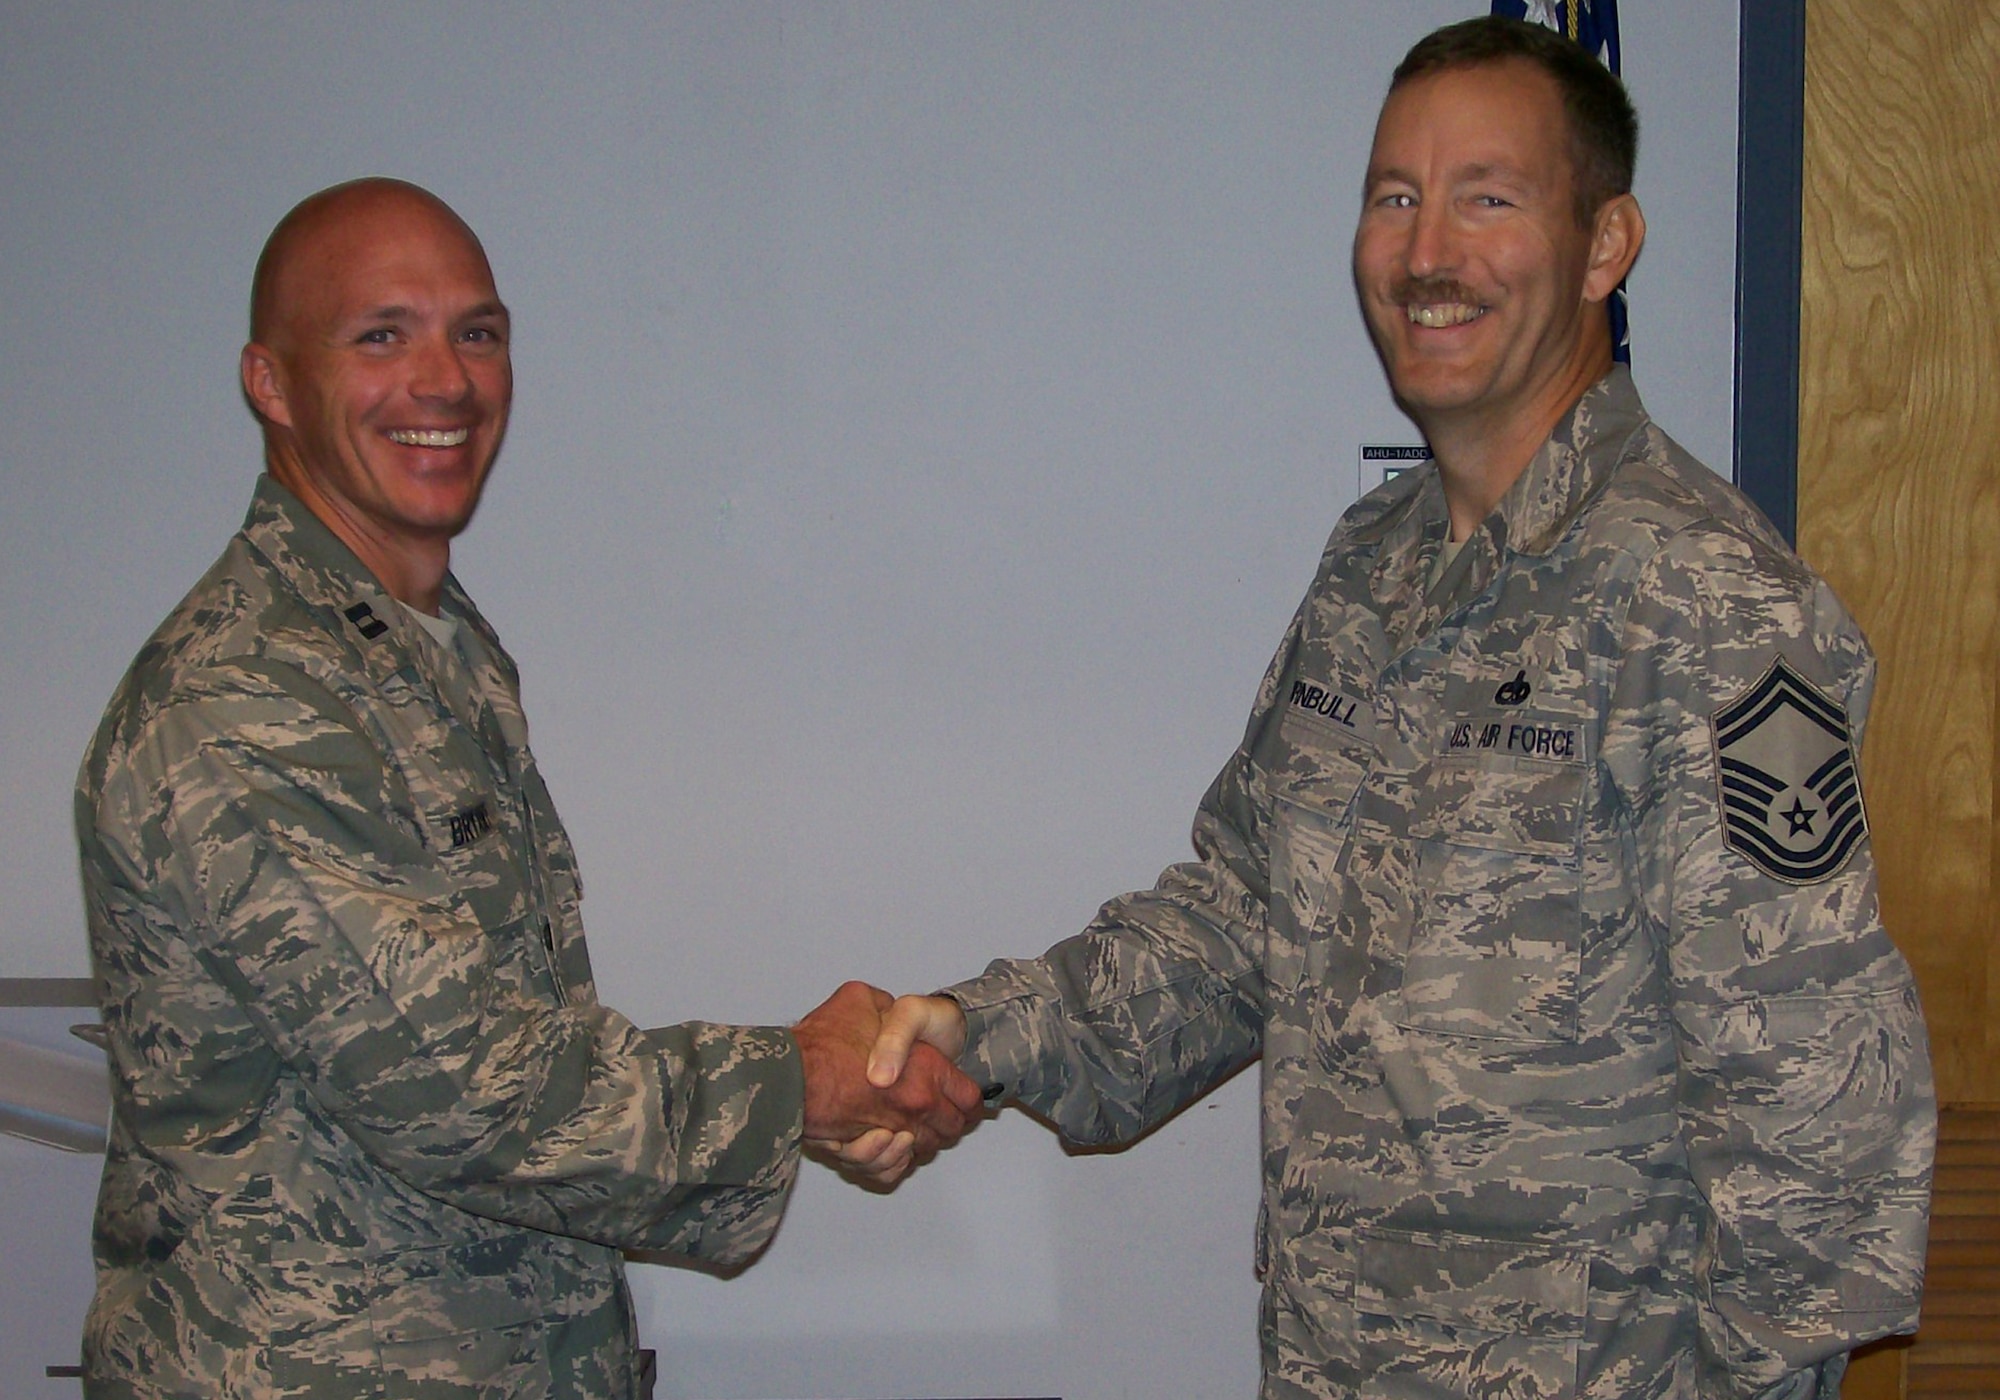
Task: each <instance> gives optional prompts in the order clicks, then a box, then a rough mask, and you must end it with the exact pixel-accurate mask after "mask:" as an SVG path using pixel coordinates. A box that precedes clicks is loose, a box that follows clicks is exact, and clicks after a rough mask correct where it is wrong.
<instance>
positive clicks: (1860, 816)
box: [1710, 657, 1868, 885]
mask: <svg viewBox="0 0 2000 1400" xmlns="http://www.w3.org/2000/svg"><path fill="white" fill-rule="evenodd" d="M1710 726H1711V728H1712V730H1713V733H1714V737H1715V761H1716V769H1717V772H1718V775H1719V777H1718V780H1719V782H1720V784H1721V794H1720V795H1721V799H1722V831H1723V839H1724V840H1725V841H1727V842H1728V843H1729V847H1730V849H1731V850H1734V851H1736V852H1737V853H1738V854H1739V855H1742V856H1743V857H1744V858H1745V859H1747V860H1748V861H1749V862H1750V863H1751V864H1752V865H1755V866H1756V867H1757V868H1758V869H1759V870H1761V871H1763V872H1764V873H1765V874H1766V875H1769V876H1771V877H1772V878H1774V879H1778V880H1783V881H1785V882H1786V883H1788V884H1794V885H1806V884H1812V883H1815V882H1816V881H1820V880H1824V879H1826V878H1827V877H1828V876H1830V875H1832V874H1834V873H1835V872H1836V871H1838V870H1839V869H1840V868H1841V866H1843V865H1845V864H1846V863H1847V858H1848V857H1849V856H1850V855H1852V854H1853V853H1854V848H1855V847H1856V846H1857V845H1859V844H1860V842H1861V838H1862V837H1863V836H1866V835H1867V834H1868V819H1867V816H1866V815H1865V814H1864V813H1863V811H1862V809H1861V778H1860V775H1859V774H1858V773H1857V772H1856V771H1855V766H1854V745H1853V743H1852V742H1851V739H1850V737H1849V733H1848V727H1847V712H1846V711H1845V710H1843V709H1842V708H1841V707H1840V706H1839V705H1838V704H1836V703H1834V702H1833V701H1832V700H1830V699H1828V698H1827V697H1826V696H1824V695H1822V694H1821V693H1820V692H1819V690H1818V689H1817V688H1815V687H1814V686H1813V685H1812V683H1811V682H1809V681H1807V680H1805V679H1804V678H1803V677H1801V676H1800V675H1799V674H1798V673H1797V672H1796V671H1794V670H1793V669H1792V668H1791V667H1790V666H1788V665H1786V664H1785V661H1784V658H1782V657H1780V658H1778V659H1777V660H1775V661H1773V662H1772V663H1771V669H1770V670H1768V671H1766V672H1765V673H1764V675H1763V677H1762V678H1761V679H1760V680H1758V681H1757V683H1756V684H1755V685H1753V686H1751V687H1750V688H1749V689H1748V690H1746V691H1744V692H1743V693H1742V694H1741V695H1739V696H1737V697H1736V698H1735V699H1734V700H1731V701H1730V702H1729V703H1728V704H1726V705H1724V706H1723V707H1722V708H1721V709H1719V710H1717V711H1716V712H1715V713H1714V715H1712V716H1711V717H1710Z"/></svg>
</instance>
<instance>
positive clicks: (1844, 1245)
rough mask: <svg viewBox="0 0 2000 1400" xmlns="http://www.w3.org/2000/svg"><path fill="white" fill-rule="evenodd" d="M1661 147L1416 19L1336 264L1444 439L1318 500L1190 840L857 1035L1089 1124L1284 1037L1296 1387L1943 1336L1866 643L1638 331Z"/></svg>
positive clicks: (1590, 75) (1279, 1145)
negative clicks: (1886, 892)
mask: <svg viewBox="0 0 2000 1400" xmlns="http://www.w3.org/2000/svg"><path fill="white" fill-rule="evenodd" d="M1636 144H1637V122H1636V118H1635V116H1634V114H1633V112H1632V108H1631V105H1630V103H1629V101H1628V99H1627V97H1626V95H1625V92H1624V90H1623V88H1622V86H1621V85H1620V84H1619V83H1618V81H1617V80H1616V79H1615V78H1613V77H1612V76H1611V75H1610V74H1608V73H1606V72H1605V71H1604V70H1603V69H1602V68H1601V67H1599V66H1598V64H1597V63H1596V62H1594V61H1593V60H1592V59H1591V58H1590V57H1589V56H1588V55H1587V54H1586V53H1585V52H1584V51H1583V50H1581V49H1580V48H1578V47H1577V46H1575V45H1574V44H1572V43H1571V42H1570V41H1568V40H1567V39H1564V38H1562V37H1560V36H1558V35H1555V34H1551V33H1550V32H1548V31H1547V30H1545V29H1542V28H1539V27H1535V26H1531V25H1525V24H1520V23H1518V22H1514V21H1509V20H1500V19H1481V20H1474V21H1470V22H1467V23H1465V24H1461V25H1455V26H1452V27H1450V28H1447V29H1444V30H1441V31H1439V32H1438V33H1435V34H1433V35H1431V36H1429V37H1428V38H1426V39H1424V40H1422V41H1421V42H1419V43H1418V44H1417V45H1416V47H1415V48H1413V49H1412V50H1411V51H1410V53H1409V55H1408V56H1407V57H1406V59H1405V60H1404V62H1403V64H1402V65H1401V66H1400V67H1399V68H1398V69H1397V71H1396V75H1395V78H1394V81H1393V83H1392V85H1391V87H1390V91H1389V95H1388V98H1387V100H1386V101H1385V103H1384V105H1383V109H1382V113H1381V117H1380V120H1379V123H1378V125H1377V127H1376V132H1375V141H1374V147H1373V151H1372V154H1371V158H1370V163H1369V169H1368V175H1367V181H1366V188H1365V191H1364V195H1363V203H1362V211H1361V218H1360V224H1359V227H1358V229H1357V231H1356V234H1355V239H1354V264H1353V265H1354V280H1355V285H1356V289H1357V291H1358V292H1359V295H1360V298H1361V304H1362V309H1363V312H1364V314H1365V316H1366V319H1367V322H1368V326H1369V330H1370V332H1371V334H1372V336H1373V338H1374V341H1375V345H1376V348H1377V350H1378V352H1379V353H1380V356H1381V359H1382V364H1383V367H1384V369H1385V371H1386V372H1387V374H1388V376H1389V382H1390V384H1391V386H1392V387H1393V389H1394V391H1395V394H1396V397H1397V400H1398V402H1399V403H1400V404H1401V405H1402V406H1403V408H1404V409H1405V411H1406V412H1408V414H1409V415H1410V417H1411V418H1412V419H1413V420H1415V422H1416V423H1417V424H1418V426H1419V427H1420V428H1422V430H1423V432H1424V435H1425V437H1426V439H1427V440H1428V441H1429V443H1430V446H1431V448H1432V450H1433V452H1434V453H1435V465H1434V466H1432V467H1427V468H1425V469H1423V470H1419V471H1412V472H1409V473H1407V474H1405V475H1404V476H1402V477H1399V478H1398V479H1397V480H1395V481H1393V482H1391V483H1389V484H1388V485H1386V486H1384V487H1382V488H1381V489H1380V490H1377V491H1374V492H1371V493H1370V494H1369V495H1367V496H1366V497H1364V498H1363V499H1362V500H1361V501H1360V502H1359V503H1358V504H1356V505H1355V506H1354V507H1353V508H1352V509H1351V510H1349V511H1348V513H1347V514H1346V516H1345V517H1344V518H1343V519H1342V520H1341V522H1340V524H1339V526H1338V527H1337V528H1336V529H1335V531H1334V533H1333V536H1332V539H1331V540H1330V541H1329V543H1328V545H1327V548H1326V551H1325V554H1324V556H1323V557H1322V559H1321V563H1320V568H1319V572H1318V575H1317V577H1316V578H1315V580H1314V582H1313V585H1312V588H1311V591H1310V592H1309V593H1308V594H1307V597H1306V599H1305V601H1304V603H1303V604H1302V605H1301V607H1300V609H1299V611H1298V614H1297V616H1296V617H1295V618H1294V620H1293V623H1292V626H1291V629H1290V631H1289V632H1288V634H1287V635H1286V637H1285V639H1284V642H1283V643H1282V645H1281V646H1280V647H1279V649H1278V653H1277V656H1276V658H1275V659H1274V660H1273V662H1272V664H1271V667H1270V670H1269V672H1268V673H1267V675H1266V676H1265V679H1264V683H1263V686H1262V688H1261V690H1260V691H1259V693H1258V697H1257V702H1256V707H1255V709H1254V711H1253V713H1252V714H1251V717H1250V722H1249V726H1248V729H1247V731H1246V733H1245V735H1244V739H1243V742H1242V744H1241V746H1240V747H1239V748H1238V749H1237V751H1236V753H1235V754H1234V755H1233V756H1232V757H1231V759H1230V760H1229V762H1228V764H1227V765H1226V766H1225V767H1224V768H1223V770H1222V772H1221V774H1220V775H1219V776H1218V777H1217V778H1216V780H1215V782H1214V784H1213V785H1212V786H1211V787H1210V789H1209V791H1208V793H1207V795H1206V796H1205V797H1204V799H1203V800H1202V803H1201V807H1200V811H1199V813H1198V815H1197V817H1196V820H1195V827H1194V846H1195V856H1196V858H1195V859H1194V860H1193V861H1191V862H1189V863H1187V864H1183V865H1177V866H1174V867H1172V868H1171V869H1169V870H1168V871H1167V872H1166V873H1165V874H1164V875H1162V877H1161V878H1160V881H1159V883H1158V884H1157V885H1156V886H1155V887H1154V888H1153V889H1151V890H1147V891H1142V892H1138V893H1134V894H1129V895H1125V896H1122V897H1120V898H1118V899H1115V900H1113V901H1111V902H1110V903H1109V904H1107V905H1105V906H1104V908H1103V910H1102V911H1101V912H1100V914H1099V916H1098V918H1097V919H1096V921H1095V922H1093V923H1092V925H1091V926H1090V927H1089V928H1088V929H1086V930H1085V931H1084V932H1083V933H1081V934H1079V935H1077V936H1076V937H1074V938H1071V939H1069V940H1067V941H1065V942H1063V943H1060V944H1058V945H1057V946H1056V947H1054V948H1053V949H1051V950H1050V951H1049V952H1048V953H1047V954H1045V955H1044V956H1043V957H1041V958H1039V959H1034V960H1030V961H1001V962H996V963H994V964H992V966H991V967H989V968H988V970H987V972H986V973H985V975H983V976H981V977H978V978H975V979H973V980H972V981H969V982H965V983H961V984H959V985H957V986H955V987H952V988H950V989H948V991H947V993H946V994H945V995H942V996H936V997H907V998H903V999H901V1000H899V1001H898V1003H897V1005H896V1007H895V1008H894V1010H892V1012H891V1014H890V1016H889V1018H888V1021H887V1023H886V1028H885V1034H884V1037H883V1039H882V1040H881V1041H880V1042H878V1044H877V1048H876V1062H875V1064H874V1066H873V1072H874V1073H875V1075H876V1077H877V1082H889V1081H891V1080H893V1078H894V1076H895V1074H896V1073H897V1071H898V1069H899V1068H900V1066H901V1064H902V1063H903V1059H902V1057H903V1055H904V1052H905V1051H906V1050H907V1049H908V1048H909V1047H910V1046H911V1045H912V1044H921V1043H925V1042H928V1043H930V1044H933V1045H936V1046H938V1047H939V1048H941V1049H943V1050H945V1051H946V1053H948V1054H951V1055H953V1056H954V1057H956V1058H958V1059H959V1060H960V1063H962V1064H963V1065H964V1066H965V1067H966V1068H968V1069H969V1070H970V1071H971V1072H972V1074H973V1075H974V1077H975V1078H977V1079H979V1080H981V1081H982V1082H983V1083H985V1084H986V1085H988V1086H990V1088H991V1089H992V1090H993V1091H994V1092H995V1093H996V1094H997V1093H1003V1092H1004V1093H1005V1094H1007V1095H1010V1096H1012V1097H1013V1098H1015V1099H1017V1100H1019V1101H1020V1102H1022V1103H1024V1104H1026V1105H1027V1106H1029V1107H1030V1108H1032V1109H1034V1110H1035V1111H1036V1112H1038V1113H1040V1114H1042V1115H1044V1116H1046V1117H1047V1118H1048V1119H1050V1120H1051V1121H1053V1122H1054V1123H1055V1124H1056V1125H1057V1126H1058V1127H1059V1128H1060V1129H1061V1130H1062V1132H1063V1133H1064V1134H1065V1135H1066V1136H1068V1137H1070V1138H1071V1139H1073V1140H1075V1141H1078V1142H1086V1143H1108V1142H1119V1141H1124V1140H1127V1139H1130V1138H1132V1137H1134V1136H1136V1135H1138V1134H1140V1133H1143V1132H1145V1131H1146V1130H1147V1129H1149V1128H1150V1127H1152V1126H1153V1125H1155V1124H1157V1123H1159V1122H1160V1121H1161V1120H1162V1119H1164V1118H1165V1117H1167V1116H1168V1115H1170V1114H1172V1113H1173V1112H1175V1111H1176V1110H1177V1109H1179V1108H1180V1107H1182V1106H1183V1105H1185V1104H1186V1103H1188V1102H1189V1101H1190V1100H1192V1099H1194V1098H1195V1097H1197V1096H1199V1095H1201V1094H1202V1093H1204V1092H1206V1091H1207V1090H1208V1089H1209V1088H1210V1087H1211V1086H1213V1085H1214V1084H1215V1083H1216V1082H1217V1081H1219V1080H1220V1079H1222V1078H1223V1077H1225V1076H1226V1075H1228V1074H1229V1073H1230V1072H1231V1071H1233V1070H1234V1069H1236V1068H1237V1067H1239V1066H1240V1065H1242V1064H1243V1063H1244V1062H1245V1061H1246V1060H1248V1059H1250V1058H1252V1057H1257V1056H1261V1058H1262V1109H1263V1119H1264V1193H1263V1210H1262V1215H1261V1220H1260V1226H1259V1250H1258V1258H1259V1270H1260V1274H1261V1276H1262V1278H1263V1281H1264V1302H1263V1309H1262V1317H1261V1327H1260V1331H1261V1337H1262V1343H1263V1357H1264V1384H1263V1394H1264V1395H1265V1397H1267V1400H1302V1398H1303V1397H1325V1398H1326V1400H1331V1398H1332V1397H1354V1396H1367V1397H1376V1396H1380V1397H1398V1400H1430V1397H1437V1398H1438V1400H1443V1397H1472V1396H1479V1397H1499V1396H1507V1397H1510V1400H1511V1398H1519V1400H1530V1398H1532V1400H1543V1398H1544V1397H1546V1400H1556V1398H1557V1397H1565V1398H1566V1397H1571V1396H1588V1397H1600V1398H1601V1400H1611V1397H1618V1400H1641V1398H1642V1397H1643V1400H1669V1397H1671V1398H1672V1400H1688V1398H1689V1397H1716V1400H1720V1398H1721V1397H1725V1396H1726V1397H1760V1400H1808V1397H1818V1398H1819V1400H1830V1397H1834V1396H1836V1395H1837V1394H1838V1393H1839V1386H1840V1377H1841V1375H1842V1373H1843V1371H1844V1370H1845V1366H1846V1356H1847V1353H1848V1352H1849V1351H1850V1350H1851V1349H1852V1348H1853V1347H1855V1346H1857V1345H1859V1344H1860V1343H1862V1342H1865V1341H1867V1340H1868V1339H1870V1338H1871V1337H1876V1336H1881V1335H1883V1334H1886V1333H1891V1332H1900V1331H1909V1330H1911V1329H1912V1328H1913V1327H1914V1326H1915V1322H1916V1316H1917V1302H1918V1296H1919V1292H1920V1288H1921V1279H1922V1271H1923V1258H1924V1240H1925V1216H1926V1209H1927V1204H1928V1191H1929V1173H1930V1162H1931V1150H1932V1139H1933V1134H1934V1103H1933V1091H1932V1086H1931V1079H1930V1066H1929V1060H1928V1052H1927V1048H1926V1041H1925V1035H1924V1027H1923V1021H1922V1018H1921V1014H1920V1011H1919V1008H1918V1004H1917V998H1916V992H1915V988H1914V986H1913V983H1912V980H1911V977H1910V973H1909V969H1908V968H1907V966H1906V965H1905V963H1904V961H1903V959H1902V958H1901V956H1900V955H1899V954H1898V953H1897V951H1896V949H1895V948H1894V947H1893V946H1892V944H1891V943H1890V941H1889V939H1888V937H1887V935H1886V934H1885V933H1884V931H1883V928H1882V924H1881V920H1880V916H1879V912H1878V908H1877V903H1876V889H1875V874H1874V868H1873V863H1872V857H1871V854H1870V849H1869V842H1868V833H1867V823H1866V819H1865V815H1864V813H1863V810H1862V807H1861V800H1860V791H1859V779H1858V774H1857V768H1856V753H1857V751H1858V747H1859V742H1860V730H1861V725H1862V722H1863V720H1864V717H1865V715H1866V711H1867V703H1868V695H1869V690H1870V686H1871V683H1872V670H1873V663H1872V659H1871V657H1870V655H1869V652H1868V648H1867V645H1866V643H1865V642H1864V641H1863V639H1862V636H1861V634H1860V632H1859V630H1858V629H1857V628H1856V627H1855V625H1854V623H1853V622H1852V620H1851V619H1850V618H1849V617H1848V615H1847V614H1846V612H1845V611H1844V610H1843V609H1842V608H1841V606H1840V604H1839V602H1838V601H1837V600H1836V599H1835V598H1834V596H1833V594H1832V593H1831V591H1830V590H1829V589H1828V588H1827V586H1826V585H1825V584H1824V583H1823V582H1822V581H1821V580H1819V579H1818V578H1817V577H1815V576H1814V574H1813V573H1812V572H1811V570H1809V569H1808V568H1807V567H1806V566H1805V565H1804V564H1803V563H1801V562H1800V561H1799V560H1798V559H1797V558H1796V557H1795V556H1794V555H1793V554H1792V553H1791V551H1790V550H1789V549H1788V548H1787V547H1786V545H1785V543H1784V541H1783V540H1782V539H1781V538H1780V537H1779V536H1778V535H1777V534H1776V533H1775V532H1774V531H1773V530H1772V528H1771V527H1770V525H1769V524H1768V523H1767V522H1766V521H1765V520H1764V518H1763V517H1762V516H1761V515H1760V514H1759V513H1758V512H1757V510H1756V509H1755V508H1754V507H1753V506H1751V505H1750V504H1749V503H1748V502H1747V501H1745V500H1744V499H1743V497H1742V496H1740V495H1739V494H1738V493H1737V492H1736V491H1735V490H1733V489H1732V488H1731V487H1730V486H1729V485H1727V484H1726V483H1725V482H1723V481H1722V480H1721V479H1720V478H1718V477H1717V476H1715V475H1714V474H1713V473H1711V472H1710V471H1708V470H1707V469H1706V468H1705V467H1703V466H1701V465H1700V464H1699V463H1697V462H1695V461H1693V460H1692V459H1691V458H1690V457H1688V455H1687V454H1686V453H1685V452H1684V451H1682V450H1681V448H1680V447H1679V446H1678V445H1676V444H1675V443H1674V442H1673V441H1672V440H1671V439H1670V438H1668V437H1667V436H1666V434H1665V433H1663V432H1662V431H1661V430H1660V429H1659V428H1658V427H1657V426H1655V425H1654V424H1653V423H1652V422H1651V420H1650V419H1649V418H1648V417H1647V415H1646V412H1645V410H1644V408H1643V407H1642V406H1641V404H1640V401H1639V397H1638V394H1637V392H1636V390H1635V389H1634V387H1633V383H1632V379H1631V376H1630V374H1629V372H1628V371H1627V370H1626V369H1625V368H1624V367H1622V366H1619V365H1615V364H1614V363H1613V353H1612V350H1613V347H1612V343H1611V336H1610V331H1609V328H1608V324H1607V316H1606V311H1605V301H1606V298H1607V297H1609V296H1610V294H1611V293H1612V291H1613V289H1614V288H1616V287H1617V285H1618V284H1619V282H1620V281H1621V280H1623V278H1624V276H1625V274H1626V272H1627V271H1628V270H1629V269H1630V268H1631V266H1632V264H1633V261H1634V260H1635V259H1636V258H1637V256H1638V254H1639V249H1640V245H1641V243H1642V242H1643V240H1644V236H1645V223H1644V220H1643V218H1642V216H1641V214H1640V210H1639V206H1638V204H1637V203H1636V202H1635V201H1634V199H1633V197H1632V194H1631V179H1632V162H1633V157H1634V153H1635V149H1636ZM844 1154H845V1156H846V1157H847V1158H848V1160H849V1161H850V1162H851V1163H852V1164H854V1165H856V1166H857V1167H860V1168H862V1169H864V1170H869V1171H873V1172H874V1173H876V1174H878V1175H880V1176H882V1177H885V1178H891V1179H893V1177H894V1176H895V1175H897V1174H898V1173H899V1172H900V1171H901V1170H902V1169H903V1166H904V1165H905V1162H906V1156H907V1154H906V1153H905V1151H904V1149H903V1148H902V1147H901V1146H900V1145H898V1144H895V1143H894V1142H892V1141H891V1140H890V1139H889V1137H888V1135H886V1134H881V1133H875V1134H870V1135H867V1136H864V1137H862V1138H860V1139H857V1140H854V1141H853V1142H850V1143H849V1144H848V1145H847V1146H846V1148H845V1149H844Z"/></svg>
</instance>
